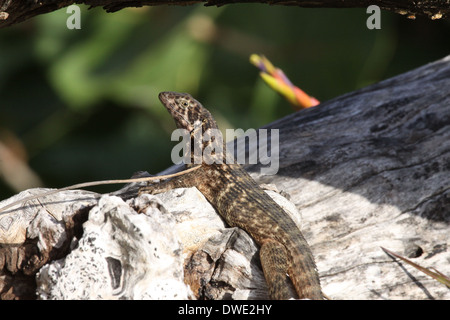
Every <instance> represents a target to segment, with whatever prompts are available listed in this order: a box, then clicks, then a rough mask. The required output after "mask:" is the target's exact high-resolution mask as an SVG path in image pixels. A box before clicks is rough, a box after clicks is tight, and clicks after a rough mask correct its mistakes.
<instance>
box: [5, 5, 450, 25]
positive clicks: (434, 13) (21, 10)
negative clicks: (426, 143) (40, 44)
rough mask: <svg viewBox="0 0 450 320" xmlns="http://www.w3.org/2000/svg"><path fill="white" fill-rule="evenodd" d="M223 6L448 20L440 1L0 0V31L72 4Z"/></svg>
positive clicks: (115, 8) (448, 7)
mask: <svg viewBox="0 0 450 320" xmlns="http://www.w3.org/2000/svg"><path fill="white" fill-rule="evenodd" d="M197 3H202V4H204V5H205V6H223V5H226V4H235V3H265V4H270V5H289V6H298V7H307V8H367V7H368V6H370V5H377V6H379V7H380V8H381V9H383V10H388V11H393V12H396V13H398V14H401V15H406V16H407V17H408V18H410V19H415V16H416V15H419V16H425V17H427V18H430V19H432V20H436V19H441V18H448V17H449V14H450V3H449V2H448V1H445V0H444V1H443V0H422V1H415V0H397V1H390V0H345V1H342V0H321V1H317V0H281V1H278V0H139V1H137V0H45V1H29V0H14V1H13V0H0V28H3V27H7V26H11V25H14V24H16V23H19V22H22V21H25V20H28V19H31V18H32V17H34V16H36V15H39V14H44V13H48V12H52V11H55V10H58V9H60V8H64V7H67V6H70V5H72V4H86V5H88V6H90V7H103V9H105V11H106V12H115V11H118V10H121V9H123V8H129V7H142V6H156V5H181V6H185V5H193V4H197Z"/></svg>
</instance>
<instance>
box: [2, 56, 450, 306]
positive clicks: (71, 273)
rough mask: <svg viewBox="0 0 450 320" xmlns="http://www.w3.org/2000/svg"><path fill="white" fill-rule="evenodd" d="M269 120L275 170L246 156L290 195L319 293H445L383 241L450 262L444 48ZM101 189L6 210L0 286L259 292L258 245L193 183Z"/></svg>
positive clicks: (449, 84) (52, 290) (84, 292)
mask: <svg viewBox="0 0 450 320" xmlns="http://www.w3.org/2000/svg"><path fill="white" fill-rule="evenodd" d="M206 107H207V106H206ZM266 128H269V129H271V128H276V129H280V142H281V144H280V170H279V171H278V173H277V174H276V175H272V176H262V175H260V174H259V171H260V169H261V167H260V166H259V165H252V166H247V169H248V170H249V171H250V172H251V174H252V176H253V177H254V178H255V179H256V180H257V181H258V182H260V183H266V184H267V183H270V184H273V185H275V186H276V187H277V189H278V190H281V191H283V192H286V193H288V194H289V195H290V201H291V202H292V203H293V204H294V205H295V208H291V209H290V211H292V212H293V213H292V214H293V215H294V216H296V217H297V218H299V219H298V220H299V224H300V225H301V229H302V231H303V233H304V235H305V237H306V239H307V240H308V242H309V244H310V245H311V248H312V251H313V253H314V255H315V259H316V263H317V267H318V270H319V274H320V278H321V283H322V286H323V291H324V293H325V294H326V295H328V296H329V297H330V298H331V299H449V298H450V291H449V290H448V288H447V287H445V286H444V285H442V284H440V283H439V282H437V281H435V280H433V279H431V278H429V277H428V276H426V275H424V274H422V273H421V272H419V271H417V270H416V269H414V268H412V267H410V266H408V265H405V264H404V263H401V262H395V261H393V260H392V259H391V258H390V257H389V256H387V255H386V254H385V253H384V252H383V251H382V250H381V248H380V247H381V246H382V247H385V248H387V249H390V250H392V251H394V252H397V253H398V254H400V255H403V256H405V257H408V258H410V259H411V260H413V261H414V262H415V263H417V264H420V265H422V266H424V267H428V268H430V267H434V268H436V269H438V270H439V271H441V272H442V273H444V274H446V275H450V264H449V260H450V252H449V249H448V248H449V237H448V235H449V231H450V228H449V223H450V56H449V57H446V58H444V59H442V60H439V61H436V62H434V63H431V64H428V65H425V66H423V67H421V68H418V69H416V70H413V71H410V72H408V73H405V74H402V75H399V76H397V77H394V78H392V79H389V80H386V81H382V82H380V83H377V84H374V85H371V86H369V87H366V88H364V89H361V90H358V91H355V92H352V93H349V94H346V95H343V96H340V97H337V98H335V99H333V100H331V101H327V102H324V103H322V104H321V105H320V106H318V107H315V108H311V109H306V110H303V111H300V112H296V113H294V114H292V115H289V116H287V117H285V118H283V119H280V120H278V121H275V122H273V123H271V124H269V125H268V126H267V127H266ZM250 149H251V148H250ZM174 170H176V168H171V169H170V170H168V171H174ZM136 187H137V186H134V185H133V186H130V188H127V189H126V190H127V192H126V194H129V193H130V190H131V193H133V192H132V190H135V189H136ZM124 190H125V189H123V190H121V191H118V192H116V193H115V195H122V196H124V195H125V191H124ZM27 192H33V193H36V192H40V190H34V191H33V190H31V191H27ZM272 195H273V196H274V197H277V198H280V196H279V195H277V194H276V193H273V192H272ZM23 196H24V194H19V195H17V196H15V197H14V198H17V197H23ZM98 199H99V196H98V195H96V194H93V193H91V192H84V191H66V192H64V193H58V194H55V195H53V196H51V197H46V198H42V199H39V201H36V200H34V201H32V202H30V203H26V204H22V206H21V208H19V209H17V208H16V209H10V210H8V211H7V212H4V213H0V243H1V244H0V270H1V272H0V297H1V298H3V299H7V298H33V297H34V290H37V297H38V298H43V299H68V298H78V299H82V298H83V299H84V298H128V299H144V298H155V299H156V298H181V299H184V298H188V297H195V298H215V299H221V298H230V297H231V298H249V299H252V298H266V297H267V293H266V285H265V281H264V277H263V276H262V273H261V268H260V264H259V260H258V248H257V246H256V245H255V244H254V242H253V240H252V239H251V238H250V237H249V236H248V235H247V234H246V233H245V232H243V231H242V230H239V229H236V228H227V226H226V225H225V224H224V222H223V221H222V220H221V219H220V217H219V216H218V215H217V214H216V213H215V212H214V210H213V209H212V207H211V206H209V204H208V203H207V202H206V200H205V199H204V198H203V197H202V195H201V194H200V193H199V192H198V191H197V190H196V189H195V188H193V189H178V190H172V191H170V192H169V193H166V194H161V195H158V196H148V195H144V196H141V197H139V198H135V197H131V198H130V199H129V200H127V202H124V201H123V200H121V199H120V198H118V197H114V196H104V197H103V198H101V200H100V202H99V200H98ZM13 200H14V199H8V200H5V201H3V202H2V203H0V207H3V206H4V205H6V204H7V203H8V202H10V201H13ZM283 201H284V205H287V206H289V203H288V202H286V200H283ZM300 218H301V219H300ZM83 223H84V224H83ZM91 255H92V256H95V260H92V259H91ZM85 261H94V262H95V263H92V266H91V267H92V268H91V269H88V268H86V263H85ZM142 274H145V275H147V276H146V277H140V276H138V275H142ZM92 279H97V280H92ZM71 287H73V288H77V290H75V291H73V290H72V291H70V292H65V291H64V290H63V288H71ZM89 288H91V290H92V291H89V290H88V289H89ZM133 288H137V289H133Z"/></svg>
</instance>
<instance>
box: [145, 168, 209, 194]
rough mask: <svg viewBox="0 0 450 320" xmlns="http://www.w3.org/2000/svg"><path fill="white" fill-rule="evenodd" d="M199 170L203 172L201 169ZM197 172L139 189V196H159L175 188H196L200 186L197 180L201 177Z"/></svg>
mask: <svg viewBox="0 0 450 320" xmlns="http://www.w3.org/2000/svg"><path fill="white" fill-rule="evenodd" d="M199 170H201V168H200V169H199ZM196 171H198V170H195V171H191V172H188V173H186V174H184V175H181V176H178V177H175V178H172V179H170V180H166V181H163V182H160V183H154V184H151V185H148V186H146V187H142V188H139V195H141V194H144V193H149V194H158V193H163V192H166V191H169V190H172V189H175V188H191V187H195V186H196V185H197V184H198V181H197V179H198V175H199V172H196Z"/></svg>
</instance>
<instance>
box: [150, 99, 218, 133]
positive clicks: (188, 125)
mask: <svg viewBox="0 0 450 320" xmlns="http://www.w3.org/2000/svg"><path fill="white" fill-rule="evenodd" d="M159 100H161V102H162V104H163V105H164V106H165V107H166V109H167V110H168V111H169V112H170V114H171V115H172V118H173V119H174V120H175V123H176V125H177V127H178V128H182V129H186V130H188V131H189V132H193V131H194V129H195V128H199V127H200V126H201V127H203V131H206V130H207V129H211V128H214V129H216V128H217V125H216V122H215V121H214V119H213V117H212V115H211V114H210V113H209V111H208V110H206V109H205V108H204V107H203V106H202V104H201V103H200V102H198V101H197V100H195V99H194V98H193V97H192V96H191V95H190V94H188V93H178V92H161V93H160V94H159Z"/></svg>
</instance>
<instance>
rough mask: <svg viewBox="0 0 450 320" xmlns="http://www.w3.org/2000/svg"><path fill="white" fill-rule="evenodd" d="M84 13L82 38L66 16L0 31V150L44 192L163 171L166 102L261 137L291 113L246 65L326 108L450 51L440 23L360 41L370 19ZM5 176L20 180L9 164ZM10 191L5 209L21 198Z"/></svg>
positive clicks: (391, 21) (423, 22)
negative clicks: (260, 57)
mask: <svg viewBox="0 0 450 320" xmlns="http://www.w3.org/2000/svg"><path fill="white" fill-rule="evenodd" d="M81 8H82V14H81V19H82V20H81V27H82V28H81V30H69V29H67V28H66V20H67V18H68V17H69V14H67V13H66V9H65V8H64V9H61V10H59V11H57V12H53V13H50V14H45V15H41V16H39V17H36V18H34V19H32V20H29V21H27V22H24V23H21V24H18V25H15V26H13V27H9V28H6V29H0V142H1V143H2V144H3V145H4V146H7V147H8V148H9V149H10V150H14V151H15V152H16V154H17V155H18V157H19V158H20V159H23V160H24V161H25V163H26V164H28V166H29V167H30V169H31V170H32V172H34V173H35V174H36V175H37V176H38V177H39V179H40V180H41V181H42V182H41V183H42V184H43V185H45V186H47V187H62V186H66V185H69V184H73V183H78V182H84V181H91V180H99V179H113V178H126V177H129V176H130V175H131V174H132V173H133V172H135V171H139V170H147V171H149V172H151V173H157V172H158V171H160V170H162V169H164V168H166V167H168V166H170V165H171V162H170V150H171V148H172V146H173V145H174V144H175V143H176V142H170V133H171V131H172V130H173V129H174V128H175V126H174V123H173V120H172V119H171V118H170V116H169V114H168V113H167V112H166V111H165V109H164V108H163V107H162V106H161V104H160V103H159V101H158V98H157V94H158V93H159V92H160V91H167V90H170V91H181V92H189V93H191V94H192V95H194V96H195V97H196V98H198V99H199V100H200V101H201V102H202V103H203V104H204V105H205V106H207V107H208V108H209V109H210V110H211V111H212V113H213V115H214V116H215V118H216V120H217V121H218V122H219V126H220V127H222V128H232V127H234V128H243V129H247V128H250V127H253V128H257V127H260V126H262V125H264V124H266V123H269V122H271V121H273V120H275V119H277V118H279V117H282V116H284V115H286V114H289V113H291V112H292V109H291V108H290V106H289V105H288V103H287V102H285V101H284V100H283V99H282V98H280V97H279V96H278V95H277V94H275V93H274V92H272V91H271V90H270V89H269V88H268V87H266V86H265V85H264V84H263V82H262V80H261V79H259V76H258V70H257V69H256V68H254V67H253V66H252V65H251V64H250V63H249V61H248V60H249V56H250V54H252V53H261V54H264V55H265V56H267V57H268V58H269V59H270V60H271V61H272V62H273V63H274V64H275V65H276V66H278V67H280V68H282V69H283V70H284V71H285V73H286V74H287V76H288V77H289V78H290V79H291V80H292V81H293V82H294V83H295V84H296V85H297V86H299V87H300V88H302V89H303V90H305V91H306V92H307V93H309V94H311V95H313V96H315V97H316V98H318V99H319V100H320V101H325V100H328V99H331V98H333V97H336V96H338V95H340V94H343V93H346V92H349V91H353V90H355V89H358V88H360V87H363V86H366V85H369V84H371V83H374V82H376V81H379V80H382V79H386V78H389V77H391V76H393V75H396V74H399V73H402V72H405V71H408V70H411V69H413V68H416V67H418V66H421V65H423V64H425V63H428V62H431V61H434V60H437V59H439V58H442V57H444V56H445V55H447V54H449V49H450V46H449V39H450V23H449V22H448V21H431V20H428V19H425V18H418V19H417V20H414V21H412V20H408V19H406V18H405V17H403V16H400V15H396V14H391V13H387V12H382V21H381V27H382V28H381V30H368V29H367V28H366V19H367V18H368V14H366V12H365V9H305V8H296V7H282V6H266V5H261V4H248V5H230V6H224V7H221V8H215V7H203V6H200V5H196V6H189V7H174V6H170V7H169V6H161V7H151V8H150V7H145V8H139V9H125V10H121V11H119V12H117V13H112V14H107V13H105V12H104V11H103V10H102V9H100V8H96V9H92V10H87V7H84V6H81ZM0 155H1V157H3V159H2V158H0V164H1V163H2V162H3V163H7V159H6V156H5V155H4V153H0ZM5 167H8V170H10V171H11V172H6V171H5V170H7V169H5ZM0 168H2V170H3V172H0V174H1V175H2V176H3V177H5V176H6V175H8V176H10V177H12V178H10V179H13V180H14V179H16V178H15V174H16V171H15V170H17V172H18V169H16V168H15V166H14V165H10V166H3V167H2V166H1V165H0ZM17 179H18V178H17ZM7 180H8V179H3V182H1V183H0V196H1V198H5V197H7V196H10V195H11V194H14V193H15V192H17V191H18V190H15V189H20V187H11V183H7V182H5V181H7ZM35 184H39V183H38V182H31V181H28V182H25V183H23V184H22V186H23V188H28V187H32V186H33V185H35ZM117 188H118V187H117Z"/></svg>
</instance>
